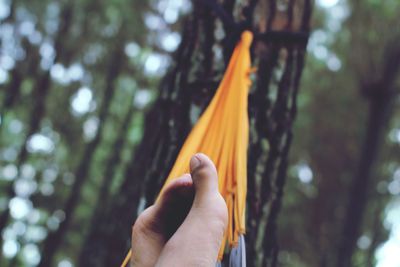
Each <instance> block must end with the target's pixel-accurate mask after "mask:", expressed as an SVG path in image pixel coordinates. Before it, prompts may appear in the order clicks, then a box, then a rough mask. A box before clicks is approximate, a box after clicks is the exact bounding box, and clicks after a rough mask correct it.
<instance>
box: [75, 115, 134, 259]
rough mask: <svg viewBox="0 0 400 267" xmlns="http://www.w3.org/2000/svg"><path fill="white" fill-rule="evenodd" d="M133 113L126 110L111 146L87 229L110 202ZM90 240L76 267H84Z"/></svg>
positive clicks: (86, 242) (89, 237)
mask: <svg viewBox="0 0 400 267" xmlns="http://www.w3.org/2000/svg"><path fill="white" fill-rule="evenodd" d="M134 112H135V110H134V108H130V109H129V110H128V114H127V115H126V117H125V119H124V121H123V123H122V127H121V128H120V131H119V133H118V135H117V139H116V140H115V142H114V144H113V146H112V147H113V152H112V154H111V156H110V157H109V159H108V160H107V163H106V169H105V171H104V177H103V182H102V184H101V186H100V191H99V195H98V197H97V201H96V203H97V204H96V207H95V208H94V212H93V215H92V219H91V222H90V224H89V227H90V226H93V225H96V223H97V222H99V221H101V216H102V210H103V209H104V207H105V206H107V203H108V202H109V201H110V186H111V183H112V180H113V178H114V173H115V170H116V168H117V166H118V163H119V162H120V159H121V153H122V150H123V148H124V146H125V145H126V140H127V139H128V136H127V134H128V133H129V126H130V123H131V121H132V118H133V114H134ZM91 239H92V237H91V236H90V234H89V235H87V236H86V238H85V240H84V241H83V249H82V250H81V253H80V255H79V260H78V266H84V264H83V263H84V262H85V260H86V254H87V249H88V248H90V247H91V246H92V244H91V241H92V240H91Z"/></svg>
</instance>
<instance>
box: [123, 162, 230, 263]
mask: <svg viewBox="0 0 400 267" xmlns="http://www.w3.org/2000/svg"><path fill="white" fill-rule="evenodd" d="M190 172H191V174H185V175H183V176H181V177H179V178H178V179H175V180H173V181H172V182H171V183H170V184H169V185H168V186H167V187H166V188H165V190H164V191H163V193H162V195H161V197H160V199H159V200H158V201H157V202H156V203H155V204H154V205H153V206H151V207H149V208H147V209H146V210H145V211H144V212H143V213H142V214H141V215H140V216H139V217H138V219H137V220H136V222H135V224H134V226H133V231H132V257H131V266H133V267H147V266H159V267H164V266H168V267H170V266H201V267H203V266H204V267H211V266H212V267H214V266H215V263H216V261H217V256H218V251H219V248H220V246H221V242H222V238H223V235H224V232H225V229H226V227H227V222H228V211H227V207H226V203H225V201H224V199H223V198H222V196H221V194H220V193H219V191H218V177H217V171H216V169H215V166H214V164H213V163H212V161H211V160H210V159H209V158H208V157H207V156H205V155H204V154H196V155H194V156H193V157H192V159H191V161H190Z"/></svg>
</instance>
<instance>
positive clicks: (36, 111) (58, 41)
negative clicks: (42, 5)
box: [0, 4, 72, 246]
mask: <svg viewBox="0 0 400 267" xmlns="http://www.w3.org/2000/svg"><path fill="white" fill-rule="evenodd" d="M60 20H61V25H60V31H59V32H58V33H57V36H56V38H55V42H54V46H55V47H54V49H55V59H54V62H57V61H58V59H59V58H60V57H61V54H62V51H63V43H64V41H65V36H67V33H68V31H69V28H70V26H71V23H72V6H71V5H69V4H67V5H66V6H65V7H64V9H63V11H62V12H61V17H60ZM50 86H51V79H50V71H49V70H47V71H45V72H44V73H42V74H40V75H39V77H38V79H37V80H36V83H35V86H34V89H33V90H34V91H33V96H32V99H34V100H35V101H34V104H33V107H32V110H31V112H30V114H31V118H30V121H29V126H28V131H27V134H26V138H25V140H24V142H23V144H22V147H21V149H20V151H19V153H18V156H17V160H16V165H17V166H18V170H19V167H20V166H21V165H22V164H23V163H24V162H25V161H26V159H27V157H28V151H27V148H26V144H27V142H28V140H29V138H30V137H31V135H33V134H34V133H36V132H37V131H38V130H39V128H40V122H41V119H42V118H43V116H44V115H45V105H46V96H47V94H48V92H49V89H50ZM5 192H6V195H7V199H12V198H13V197H14V196H15V192H14V185H13V183H10V184H9V185H8V186H7V187H6V190H5ZM9 217H10V210H9V208H8V207H7V208H6V209H5V210H4V211H3V212H2V214H1V215H0V233H1V232H3V230H4V228H5V227H6V226H7V223H8V220H9ZM1 244H2V239H0V246H1Z"/></svg>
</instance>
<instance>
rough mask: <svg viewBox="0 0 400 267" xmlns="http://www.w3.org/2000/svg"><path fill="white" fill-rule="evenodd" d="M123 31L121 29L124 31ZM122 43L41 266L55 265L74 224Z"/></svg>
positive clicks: (110, 66)
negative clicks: (62, 216) (62, 215)
mask: <svg viewBox="0 0 400 267" xmlns="http://www.w3.org/2000/svg"><path fill="white" fill-rule="evenodd" d="M122 31H123V29H121V32H122ZM123 45H124V42H123V40H120V41H119V43H117V44H116V45H115V48H114V52H113V53H112V54H111V60H110V62H109V64H108V69H107V72H106V80H105V91H104V95H103V99H102V101H103V102H102V105H101V108H100V111H99V126H98V129H97V132H96V135H95V137H94V138H93V139H92V140H91V141H90V142H89V143H88V144H87V145H86V147H85V150H84V152H83V154H82V157H81V160H80V161H79V164H78V167H77V168H76V170H75V172H74V182H73V184H72V188H71V192H70V194H69V196H68V198H67V200H66V202H65V205H64V207H63V209H62V210H63V211H64V212H65V219H64V220H63V221H62V222H61V223H60V225H59V227H58V228H57V230H56V231H54V232H51V233H50V234H49V235H48V237H47V238H46V240H45V241H44V243H43V250H42V257H41V261H40V263H39V265H38V266H40V267H49V266H52V261H53V258H54V256H55V253H56V252H57V250H58V248H59V247H60V246H61V244H62V242H63V239H64V236H65V234H66V233H67V231H68V228H69V226H70V224H71V222H72V219H73V215H74V212H75V210H76V208H77V207H78V204H79V200H80V195H81V191H82V187H83V185H84V182H85V181H86V180H87V179H88V178H89V171H90V166H91V163H92V159H93V157H94V154H95V152H96V148H97V147H98V145H99V143H100V141H101V139H102V134H103V128H104V125H105V121H106V119H107V114H108V113H109V111H110V106H111V103H112V99H113V95H114V92H115V81H116V79H117V78H118V74H119V71H120V70H121V68H122V65H123V56H124V55H123Z"/></svg>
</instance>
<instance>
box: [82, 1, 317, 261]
mask: <svg viewBox="0 0 400 267" xmlns="http://www.w3.org/2000/svg"><path fill="white" fill-rule="evenodd" d="M205 2H210V1H205ZM228 2H229V1H224V3H225V4H226V5H225V7H226V8H227V9H224V10H225V12H226V14H228V15H229V16H231V14H232V13H234V14H236V13H237V12H235V11H237V10H236V9H237V8H238V7H237V6H235V5H234V6H233V8H232V9H231V10H230V11H229V9H230V4H229V3H228ZM294 2H295V1H290V4H289V5H288V7H287V9H286V10H285V12H280V13H279V12H277V11H271V9H268V8H267V11H266V10H264V9H262V8H258V9H257V8H255V5H256V3H258V4H259V5H260V7H263V2H261V1H260V2H257V1H250V3H249V5H248V6H247V7H244V8H243V10H242V11H243V13H245V14H244V16H242V17H245V19H246V21H244V22H242V23H239V24H236V27H237V28H234V29H232V28H229V27H226V29H227V32H226V38H225V40H230V41H231V42H232V41H233V44H232V43H227V42H222V45H223V49H224V48H227V47H228V48H229V47H230V46H234V44H235V42H236V40H237V36H239V34H237V33H238V32H239V33H240V31H241V30H243V26H244V25H245V26H246V27H248V26H252V25H253V24H258V25H260V24H263V23H266V24H267V25H268V27H265V26H264V25H261V26H258V27H257V28H260V30H259V31H260V32H259V33H256V34H255V41H254V45H253V49H254V50H253V51H252V54H254V63H255V65H257V63H258V73H257V78H256V88H255V90H254V92H252V94H251V96H250V103H249V105H250V120H251V131H252V133H251V136H252V139H251V145H250V150H249V194H248V195H249V199H250V203H251V205H250V207H249V224H248V239H249V240H250V241H249V242H248V245H247V247H248V250H249V255H252V256H254V255H261V256H260V257H258V256H257V259H256V257H252V256H249V257H248V260H249V266H255V265H257V266H274V264H275V263H276V255H277V244H276V238H275V230H276V225H275V223H276V218H277V214H278V212H279V208H280V199H281V196H282V193H283V185H284V181H285V176H286V166H287V156H288V152H289V148H290V141H291V135H292V134H291V127H292V123H293V120H294V117H295V114H296V97H297V91H298V87H299V81H300V76H301V72H302V68H303V64H304V55H305V48H306V43H307V40H308V31H309V29H308V24H309V20H310V14H311V1H308V0H305V1H304V2H301V3H302V4H297V5H295V4H294ZM268 3H271V5H270V7H272V8H273V10H275V9H276V5H275V1H273V0H271V1H268ZM227 10H228V11H227ZM245 11H246V12H245ZM255 12H260V13H261V19H260V21H257V22H253V20H254V18H255V17H256V16H255ZM274 12H275V13H277V16H276V20H279V23H278V22H276V20H275V18H274V17H273V18H271V17H270V16H273V15H272V14H274ZM266 13H267V14H268V15H266ZM213 14H214V13H213V12H211V10H210V9H209V7H208V6H205V5H202V4H201V3H196V4H195V5H194V10H193V15H192V16H191V17H190V19H189V20H188V21H187V22H186V23H184V29H183V34H182V42H181V45H180V47H179V48H178V51H177V53H176V54H175V64H174V66H173V68H172V69H171V71H170V72H169V73H168V74H167V75H166V77H165V78H164V80H163V81H162V83H161V86H160V95H159V98H158V100H157V101H156V103H155V104H154V107H153V108H152V109H151V110H150V111H149V113H148V114H147V115H146V118H145V129H144V137H143V140H142V142H141V144H140V145H139V146H138V148H137V150H136V151H135V155H134V157H133V160H132V162H131V163H130V166H129V167H128V168H127V171H126V174H125V180H124V182H123V184H122V186H121V189H120V191H119V193H118V194H117V195H116V196H115V197H114V198H113V201H112V202H111V203H110V205H109V206H108V207H107V208H105V209H104V210H103V212H102V220H101V221H99V222H98V223H97V224H96V225H93V226H92V229H90V234H89V236H90V239H89V240H90V241H89V242H87V246H86V248H85V250H86V254H85V259H84V261H82V262H81V264H80V266H115V265H118V264H120V263H121V262H122V260H123V258H124V256H125V254H126V253H127V251H128V249H129V244H130V232H131V226H132V224H133V222H134V220H135V218H136V216H137V213H138V210H141V209H142V208H143V206H145V205H150V204H151V203H152V202H153V201H154V198H155V196H156V194H157V193H158V192H159V190H160V187H161V186H162V183H163V181H164V179H165V177H167V175H168V172H169V170H170V168H171V166H172V164H173V163H174V160H175V157H176V155H177V153H178V152H179V149H180V147H181V145H182V143H183V141H184V138H185V137H186V135H187V133H188V132H189V130H190V128H191V127H192V123H191V122H192V121H194V120H195V119H197V117H198V114H196V116H193V114H194V113H195V112H196V111H198V110H203V109H204V108H205V106H206V104H207V103H208V102H209V101H210V99H211V97H212V95H213V94H214V92H215V89H216V88H215V87H216V84H217V82H216V81H215V79H210V77H211V78H212V76H213V75H212V74H213V73H217V74H218V80H219V79H220V77H221V74H222V73H223V71H224V67H223V66H221V65H218V63H220V61H218V60H213V58H214V57H217V56H221V55H220V54H217V53H216V52H215V51H214V52H212V50H211V49H212V47H213V46H214V44H219V45H221V43H220V42H219V40H218V39H217V38H215V36H214V34H212V33H211V32H214V30H215V28H214V17H213ZM229 16H227V17H228V18H229ZM232 17H233V15H232ZM282 21H284V23H282ZM282 25H283V26H282ZM229 29H230V30H229ZM263 29H264V30H263ZM265 29H268V32H265ZM255 31H256V32H258V30H255ZM235 36H236V37H235ZM235 39H236V40H235ZM228 50H229V49H228ZM229 51H230V50H229ZM224 53H225V52H224ZM227 54H229V52H228V53H227ZM280 70H283V75H277V73H278V72H279V71H280ZM277 76H278V77H277ZM194 77H196V78H194ZM271 95H275V96H276V97H273V96H272V97H271ZM194 117H195V118H194ZM191 119H192V120H191ZM255 137H256V138H255ZM266 142H268V146H269V149H266V148H265V143H266ZM259 167H262V169H263V171H262V173H257V171H256V169H257V168H259ZM260 179H261V180H262V181H261V180H260ZM258 180H259V181H258ZM260 181H261V183H262V187H261V190H262V191H261V192H257V190H256V188H260V187H257V186H256V184H259V183H260ZM254 199H257V200H256V201H253V200H254ZM268 210H269V211H268ZM257 237H261V241H259V242H260V244H261V245H260V246H259V247H258V248H256V247H255V244H256V243H255V242H253V241H255V239H256V238H257ZM264 237H265V238H264ZM256 260H257V262H256ZM266 264H268V265H266Z"/></svg>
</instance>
